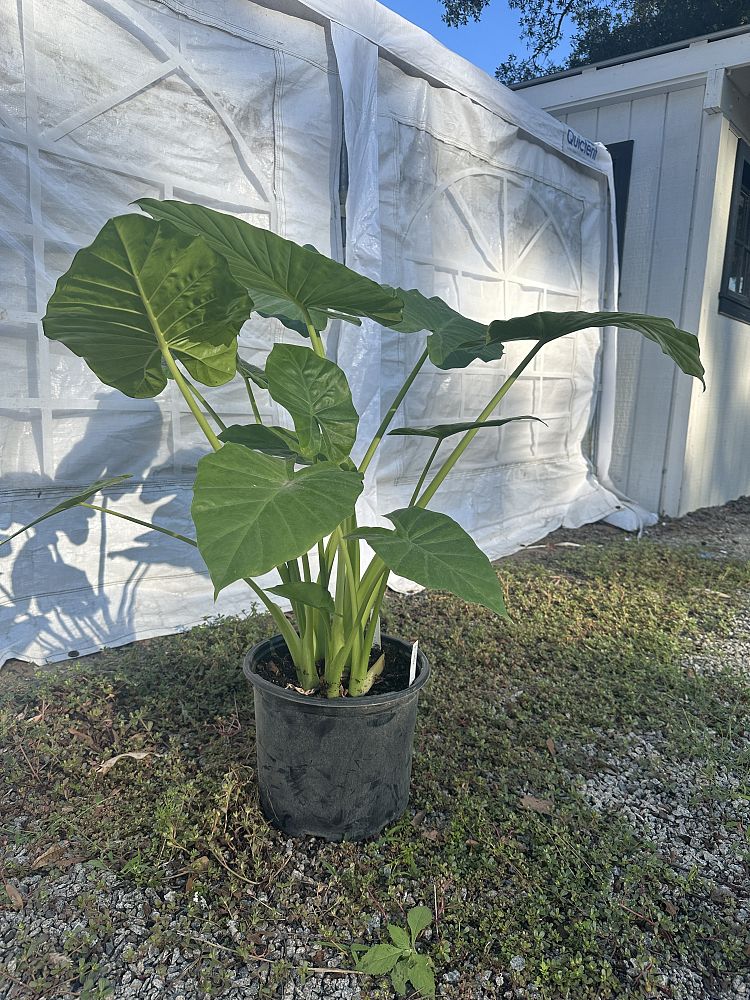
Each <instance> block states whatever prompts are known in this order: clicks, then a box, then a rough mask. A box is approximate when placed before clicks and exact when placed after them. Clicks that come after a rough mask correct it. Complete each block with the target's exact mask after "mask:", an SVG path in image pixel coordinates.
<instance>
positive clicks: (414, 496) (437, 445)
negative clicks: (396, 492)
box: [408, 438, 443, 507]
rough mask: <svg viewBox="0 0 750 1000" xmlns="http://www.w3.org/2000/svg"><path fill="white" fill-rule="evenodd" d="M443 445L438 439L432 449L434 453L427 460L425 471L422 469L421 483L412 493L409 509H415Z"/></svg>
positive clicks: (419, 482)
mask: <svg viewBox="0 0 750 1000" xmlns="http://www.w3.org/2000/svg"><path fill="white" fill-rule="evenodd" d="M442 443H443V442H442V441H441V440H440V438H438V439H437V441H436V442H435V447H434V448H433V449H432V452H431V453H430V457H429V458H428V459H427V465H425V467H424V469H422V475H421V476H420V477H419V481H418V483H417V485H416V486H415V487H414V492H413V493H412V495H411V499H410V500H409V504H408V506H409V507H413V506H414V503H415V501H416V499H417V497H418V496H419V491H420V490H421V489H422V485H423V484H424V481H425V479H426V478H427V473H428V472H429V471H430V468H431V466H432V463H433V462H434V461H435V456H436V455H437V453H438V451H439V450H440V445H441V444H442Z"/></svg>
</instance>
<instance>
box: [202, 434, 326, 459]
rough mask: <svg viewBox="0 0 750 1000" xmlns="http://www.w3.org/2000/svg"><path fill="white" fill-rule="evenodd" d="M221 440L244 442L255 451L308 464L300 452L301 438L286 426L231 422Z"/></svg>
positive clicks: (220, 436) (235, 442) (221, 435)
mask: <svg viewBox="0 0 750 1000" xmlns="http://www.w3.org/2000/svg"><path fill="white" fill-rule="evenodd" d="M219 439H220V440H221V441H232V442H233V443H234V444H242V445H244V446H245V447H246V448H252V449H253V450H254V451H262V452H263V454H264V455H275V456H276V458H285V459H287V461H291V462H296V463H297V464H308V463H307V459H305V458H304V457H303V456H302V454H301V453H300V446H299V440H298V439H297V435H296V434H295V433H294V431H290V430H287V429H286V427H273V426H271V425H269V424H230V426H229V427H227V428H226V430H223V431H222V432H221V433H220V434H219Z"/></svg>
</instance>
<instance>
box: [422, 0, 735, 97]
mask: <svg viewBox="0 0 750 1000" xmlns="http://www.w3.org/2000/svg"><path fill="white" fill-rule="evenodd" d="M442 3H443V5H444V6H445V14H444V15H443V19H444V21H445V22H446V24H449V25H453V26H458V25H463V24H467V23H468V22H469V20H475V21H478V20H479V19H480V18H481V16H482V13H483V12H484V9H485V7H488V6H489V4H490V0H442ZM507 3H508V6H509V7H510V8H511V10H514V11H517V13H518V18H519V22H520V27H521V33H520V40H521V41H522V42H524V43H525V45H526V50H527V54H526V55H524V56H518V55H515V54H511V55H509V56H507V58H506V59H505V60H504V61H503V62H502V63H501V64H500V65H499V66H498V68H497V71H496V76H497V77H498V79H500V80H502V81H503V82H504V83H518V82H520V81H522V80H531V79H533V78H534V77H537V76H543V75H544V74H546V73H554V72H557V71H558V70H563V69H570V68H572V67H575V66H585V65H587V64H589V63H595V62H602V61H604V60H606V59H616V58H618V57H619V56H625V55H629V54H630V53H632V52H641V51H643V50H644V49H652V48H655V47H657V46H659V45H669V44H671V43H673V42H679V41H682V40H683V39H686V38H695V37H697V36H699V35H707V34H711V33H712V32H715V31H724V30H726V29H728V28H736V27H739V26H741V25H745V24H750V0H507ZM565 37H568V38H570V43H571V47H570V54H569V56H568V58H567V59H565V60H561V61H557V60H556V59H555V52H556V51H557V50H558V47H559V45H560V43H561V42H562V40H563V39H564V38H565Z"/></svg>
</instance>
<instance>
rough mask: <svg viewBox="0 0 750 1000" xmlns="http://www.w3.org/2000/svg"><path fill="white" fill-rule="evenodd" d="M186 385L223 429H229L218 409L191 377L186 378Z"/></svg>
mask: <svg viewBox="0 0 750 1000" xmlns="http://www.w3.org/2000/svg"><path fill="white" fill-rule="evenodd" d="M185 385H187V387H188V389H190V391H191V392H192V394H193V395H194V396H195V398H196V399H197V400H198V402H199V403H201V404H202V406H203V408H204V409H205V410H207V411H208V413H209V414H210V415H211V416H212V417H213V418H214V420H215V421H216V423H217V424H218V425H219V427H220V428H221V430H223V431H225V430H226V429H227V425H226V424H225V423H224V421H223V420H222V419H221V417H220V416H219V414H218V413H217V412H216V410H215V409H214V408H213V406H211V404H210V403H209V401H208V400H207V399H206V398H205V396H203V395H202V393H200V392H199V391H198V389H196V387H195V386H194V385H193V383H192V382H191V381H190V379H187V378H186V379H185Z"/></svg>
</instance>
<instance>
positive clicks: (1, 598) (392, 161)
mask: <svg viewBox="0 0 750 1000" xmlns="http://www.w3.org/2000/svg"><path fill="white" fill-rule="evenodd" d="M0 83H1V84H2V97H1V103H0V337H1V339H0V344H1V346H2V372H3V380H2V384H1V385H0V477H1V478H0V531H7V530H9V529H12V528H13V527H14V526H18V525H19V524H21V523H24V522H25V521H28V520H30V519H31V518H32V517H33V516H35V515H37V514H38V513H40V512H41V511H42V510H44V509H46V508H47V507H49V506H52V505H53V504H54V503H56V502H58V500H59V499H61V498H62V497H63V496H65V495H67V494H68V493H69V492H70V490H71V488H73V487H76V486H81V485H85V484H87V483H89V482H91V481H93V480H95V479H99V478H103V477H105V476H109V475H116V474H119V473H123V472H129V473H132V475H133V479H132V480H131V481H130V482H129V483H128V484H125V485H123V486H122V487H120V488H119V489H117V490H115V491H112V493H111V494H110V497H111V499H110V500H108V501H107V502H108V504H110V505H111V506H113V507H116V508H117V509H118V510H121V511H122V512H124V513H130V514H132V515H134V516H136V517H141V518H145V519H147V520H154V521H156V522H158V523H163V524H164V525H165V526H169V527H170V528H172V529H173V530H177V531H182V532H184V533H190V531H191V525H190V521H189V504H190V495H191V481H192V476H193V474H194V469H195V464H196V461H197V459H198V458H199V457H200V455H201V454H202V453H203V451H204V446H203V444H202V438H201V436H200V432H199V431H197V430H196V429H194V427H193V424H192V418H191V417H190V415H189V413H187V412H186V408H185V406H184V405H183V403H182V401H181V398H180V396H179V394H178V393H176V392H173V391H172V387H170V389H169V390H167V391H165V392H164V393H163V394H162V395H161V396H160V397H158V398H157V399H154V400H131V399H128V398H127V397H124V396H122V395H120V394H119V393H117V392H116V391H114V390H111V389H109V388H107V387H104V386H102V385H101V384H99V383H98V382H97V380H96V379H95V378H94V376H93V374H92V373H91V372H90V371H89V370H88V369H87V368H86V366H85V365H84V364H83V363H82V362H81V361H80V360H79V359H77V358H75V357H74V356H73V355H71V354H70V353H68V352H67V351H66V350H65V349H64V348H63V347H62V346H60V345H57V344H53V343H50V342H49V341H47V340H46V339H45V338H44V336H43V334H42V329H41V323H40V320H41V317H42V315H43V314H44V309H45V303H46V300H47V298H48V296H49V294H50V292H51V291H52V288H53V287H54V282H55V280H56V278H57V277H58V276H59V275H60V274H61V273H62V272H63V271H64V270H65V269H66V268H67V266H68V264H69V262H70V260H71V258H72V255H73V253H74V252H75V250H76V249H77V248H78V247H80V246H83V245H86V244H87V243H89V242H91V239H92V238H93V236H94V235H95V233H96V232H97V230H98V229H99V227H100V226H101V225H102V224H103V222H104V221H105V220H106V219H107V218H109V217H110V216H112V215H115V214H121V213H123V212H126V211H128V210H129V204H130V202H132V201H133V200H134V199H136V198H139V197H143V196H151V197H162V198H163V197H175V198H182V199H185V200H191V201H197V202H202V203H204V204H207V205H210V206H211V207H214V208H218V209H220V210H223V211H229V212H233V213H235V214H237V215H239V216H241V217H243V218H245V219H247V220H249V221H251V222H253V223H255V224H256V225H262V226H269V227H271V228H272V229H274V230H275V231H277V232H279V233H281V234H282V235H284V236H288V237H290V238H293V239H296V240H299V241H300V242H310V243H313V244H314V245H315V246H317V247H318V249H320V250H321V251H323V252H325V253H327V254H330V255H332V256H334V257H337V258H338V259H345V260H346V261H347V263H349V264H350V265H351V266H353V267H355V268H356V269H358V270H360V271H362V272H364V273H367V274H369V275H372V276H373V277H376V278H378V279H382V280H385V281H388V282H390V283H393V284H400V285H404V286H416V287H418V288H420V289H421V290H422V291H423V292H425V293H427V294H439V295H441V296H442V297H443V298H445V299H446V300H447V301H448V302H450V303H451V304H452V305H455V306H457V307H458V308H460V309H461V310H463V311H465V312H466V313H467V314H469V315H471V316H473V317H475V318H477V319H479V320H488V319H490V318H494V317H502V316H512V315H521V314H523V313H527V312H531V311H533V310H536V309H544V308H547V309H575V308H585V309H596V308H599V307H601V306H602V305H606V304H607V301H606V300H607V296H608V294H609V291H608V289H609V288H610V287H611V265H610V263H608V261H609V259H610V257H609V247H610V241H609V229H610V210H609V204H608V195H607V180H606V169H607V159H608V158H607V155H606V152H604V151H603V150H601V149H599V150H597V151H596V152H595V153H594V152H593V147H591V148H589V147H587V146H586V144H585V143H582V142H579V141H577V140H576V141H573V142H571V141H570V136H569V135H568V134H567V132H566V129H565V128H564V127H563V126H562V125H560V124H559V123H557V122H555V121H554V120H553V119H551V118H549V117H548V116H546V115H544V114H543V113H540V112H539V111H537V110H535V109H533V108H531V107H527V106H526V105H525V103H524V102H523V101H522V100H521V99H520V98H519V97H518V96H516V95H514V94H512V93H510V92H509V91H507V90H506V89H505V88H503V87H501V86H500V85H498V84H496V83H495V82H494V81H492V80H490V79H489V78H488V77H486V76H485V75H484V74H483V73H481V72H480V71H479V70H477V69H476V68H474V67H472V66H470V64H468V63H466V62H465V61H464V60H462V59H460V58H458V57H457V56H454V55H453V54H451V53H448V52H447V51H446V50H445V49H443V48H442V47H441V46H439V45H438V43H437V42H435V41H434V39H431V38H430V37H429V36H427V35H426V34H425V33H424V32H422V31H420V30H419V29H417V28H415V27H414V26H413V25H409V24H408V23H407V22H405V21H403V20H402V19H401V18H399V17H398V16H397V15H395V14H393V13H391V12H390V11H388V10H386V9H385V8H382V7H381V6H380V5H379V4H377V3H375V2H374V0H357V3H351V2H344V0H310V2H306V3H302V2H297V0H270V2H265V3H251V2H249V0H194V2H192V3H188V2H178V0H168V2H167V0H165V2H156V0H0ZM344 150H345V155H344ZM592 156H596V159H592ZM342 191H344V192H345V216H346V218H345V224H344V223H343V220H342V216H343V214H344V213H343V212H342V209H341V192H342ZM131 210H132V209H131ZM344 244H345V246H344ZM282 336H283V337H285V338H286V337H287V336H288V334H287V333H286V332H283V331H282V328H281V327H280V325H279V324H277V323H276V322H275V321H257V320H253V321H252V322H251V323H250V324H248V325H247V326H246V327H245V329H244V330H243V333H242V338H241V345H242V351H243V354H245V355H246V356H247V357H248V358H249V359H251V360H255V361H256V362H257V361H259V362H262V358H263V355H264V353H265V352H266V351H267V350H268V349H269V347H270V345H271V344H272V343H273V341H274V339H276V340H278V339H281V338H282ZM328 338H329V351H330V353H331V354H332V356H335V357H336V360H337V361H338V362H339V364H341V365H342V367H344V368H345V369H346V370H347V372H348V373H349V375H350V379H351V382H352V388H353V392H354V397H355V403H356V405H357V408H358V410H359V411H360V413H361V416H362V421H361V427H362V440H363V441H365V442H366V440H367V439H368V437H369V434H370V433H371V432H372V431H373V430H374V428H375V427H376V426H377V424H378V422H379V420H380V414H381V410H383V409H384V408H386V407H387V406H388V404H389V403H390V401H391V399H392V398H393V395H394V394H395V392H396V389H397V388H398V385H399V384H400V379H401V378H402V376H403V374H404V373H405V372H406V371H408V369H409V368H410V367H411V365H412V364H413V362H414V360H415V359H416V357H417V356H418V355H419V353H420V352H421V349H422V341H421V340H420V338H419V337H409V338H401V337H398V336H397V335H395V334H392V333H390V332H388V331H383V330H381V329H380V328H379V327H377V326H376V325H375V324H372V323H365V324H363V326H362V327H361V328H355V327H352V326H340V327H338V328H337V327H336V326H335V325H334V328H333V329H332V331H331V332H330V333H329V335H328ZM599 343H600V340H599V335H598V334H596V333H590V334H579V335H576V336H575V337H570V338H566V339H564V340H562V341H558V342H556V343H555V344H553V345H550V346H549V347H547V348H546V349H545V351H543V352H542V353H541V354H540V356H539V357H538V359H537V363H536V364H535V366H534V368H533V369H532V370H531V371H530V372H529V373H528V374H527V375H526V376H524V378H523V379H522V380H521V381H520V382H519V384H518V385H517V386H516V387H515V391H514V392H513V393H511V394H509V397H508V399H507V400H506V403H505V404H504V406H503V408H502V410H501V411H500V412H501V414H502V415H512V414H518V413H534V414H536V415H538V416H541V417H542V418H544V420H546V422H547V425H548V426H547V427H543V426H542V425H540V424H535V425H534V424H518V425H509V426H508V427H506V428H503V429H500V430H492V431H489V430H488V431H486V432H484V433H483V434H482V435H479V436H478V437H477V439H476V440H475V442H474V443H473V444H472V446H471V448H470V449H469V450H468V452H467V454H466V456H465V457H464V459H463V461H462V464H461V466H460V467H459V469H458V474H457V475H456V476H455V478H454V481H453V484H452V485H449V484H446V486H445V487H444V488H443V490H441V493H439V494H438V497H437V498H436V502H435V506H437V507H443V508H445V509H446V510H450V511H451V512H452V513H454V515H456V516H457V517H458V519H459V520H460V521H461V523H462V524H463V525H464V526H465V527H466V528H467V530H469V531H470V532H472V534H474V536H475V537H476V538H477V540H478V541H479V543H480V544H481V545H482V546H483V548H484V549H485V550H486V551H487V552H488V553H489V554H490V555H491V556H493V557H494V556H498V555H502V554H504V553H507V552H510V551H512V550H514V549H515V548H518V546H519V545H521V544H523V543H525V542H530V541H532V540H535V539H537V538H539V537H541V536H542V535H544V534H545V533H547V532H548V531H550V530H551V529H553V528H555V527H557V526H559V525H560V524H567V525H578V524H582V523H584V522H587V521H592V520H596V519H598V518H600V517H603V516H605V515H607V514H608V513H610V512H611V511H612V510H614V509H615V508H616V507H617V505H618V502H617V500H616V498H615V497H614V495H613V494H612V493H611V492H610V491H609V490H607V489H605V488H603V487H602V486H601V484H600V483H599V482H598V480H597V479H596V477H595V476H594V475H593V473H592V470H591V467H590V464H589V463H588V461H587V460H586V458H585V457H584V448H583V444H584V438H585V436H586V434H587V430H588V429H589V425H590V423H591V417H592V411H593V405H594V401H595V397H596V390H597V384H598V381H597V380H598V374H597V357H598V350H599ZM522 347H523V345H520V348H519V350H516V349H513V350H511V351H509V353H508V357H507V358H506V359H503V360H502V361H501V362H497V363H495V364H492V365H483V364H480V363H477V364H475V365H473V366H471V367H470V368H468V369H466V370H464V371H462V372H456V373H447V372H442V371H439V370H437V369H435V368H433V367H431V366H430V365H428V366H427V367H426V369H425V371H424V373H423V374H422V375H420V376H419V378H418V379H417V382H416V383H415V386H414V387H413V390H412V393H411V394H410V396H409V397H407V401H406V404H405V406H404V408H403V410H402V412H401V413H400V414H399V415H398V417H397V423H398V424H400V423H409V424H412V425H415V424H429V423H433V422H438V421H445V420H450V419H469V418H472V417H473V416H475V415H476V413H477V412H478V411H479V409H481V407H482V406H483V405H484V403H485V402H486V401H487V399H488V398H489V397H490V396H491V395H492V392H493V391H494V389H495V388H496V387H497V385H498V380H499V379H501V378H502V376H503V374H504V373H508V372H509V371H511V370H512V367H513V366H514V364H515V363H517V361H518V359H519V357H520V350H521V349H522ZM211 402H212V404H213V405H214V407H215V408H216V409H217V410H219V411H220V412H221V413H222V415H223V416H224V417H225V418H226V419H227V420H228V421H231V422H238V421H241V420H244V419H246V407H245V397H244V390H243V388H242V386H241V385H240V384H239V382H237V383H232V384H230V385H228V386H224V387H222V388H220V389H217V390H215V391H213V392H212V393H211ZM263 403H264V406H265V409H266V411H267V412H268V413H269V414H273V416H274V420H275V421H276V422H279V421H280V415H279V414H278V413H274V404H272V403H271V402H270V400H268V399H265V400H264V401H263ZM391 441H392V442H397V444H389V445H388V446H387V447H386V448H385V450H384V452H383V454H382V457H381V459H380V461H379V462H378V464H377V465H375V466H373V467H372V472H371V475H370V476H369V477H368V482H367V490H366V495H365V497H364V499H363V503H362V516H363V518H364V519H366V520H374V519H375V517H376V515H375V510H376V509H377V510H380V511H387V510H392V509H394V508H396V507H399V506H403V504H404V502H405V500H407V499H408V497H409V495H410V494H411V491H412V489H413V487H414V483H415V480H416V476H417V474H418V472H419V469H420V467H421V460H422V459H423V458H424V448H423V442H421V441H420V439H404V438H401V439H395V438H393V439H391ZM405 442H406V443H405ZM605 444H606V442H605ZM449 482H450V481H449ZM438 500H439V502H438ZM251 603H252V602H251V599H250V595H249V592H248V591H247V590H246V589H245V588H244V587H240V586H239V585H236V586H235V587H233V588H230V589H229V590H228V591H226V592H225V593H224V594H223V595H222V597H221V598H220V600H219V602H218V604H216V605H214V603H213V598H212V593H211V587H210V585H209V582H208V579H207V576H206V574H205V571H204V570H203V569H202V567H201V564H200V560H199V558H198V557H197V556H196V554H195V552H194V551H193V550H192V549H189V548H188V547H186V546H183V545H182V544H181V543H179V542H176V541H172V540H170V539H168V538H166V537H165V536H162V535H157V534H155V533H153V532H152V533H148V532H147V531H146V530H145V529H138V528H136V527H134V526H133V525H132V524H128V523H127V522H125V521H122V520H118V519H114V518H106V517H105V515H102V514H98V513H96V512H93V511H90V510H82V509H77V510H73V511H69V512H67V513H66V514H64V515H62V516H61V517H59V518H57V519H54V520H49V521H46V522H44V523H43V524H41V525H39V526H38V527H37V528H36V529H34V530H33V531H32V532H30V533H29V534H28V535H26V536H21V537H19V538H18V539H16V540H15V541H14V542H13V543H12V544H11V545H9V546H5V547H4V548H2V549H0V636H2V639H0V662H2V661H3V660H5V659H6V658H8V657H11V656H17V657H22V658H26V659H33V660H36V661H44V660H53V659H56V658H60V657H64V656H66V655H68V654H69V653H81V654H82V653H86V652H90V651H92V650H95V649H97V648H100V647H101V646H102V645H116V644H118V643H123V642H128V641H131V640H133V639H136V638H144V637H146V636H149V635H155V634H160V633H165V632H169V631H173V630H176V629H179V628H182V627H185V626H188V625H191V624H194V623H196V622H198V621H200V620H201V619H202V618H204V617H206V616H210V615H212V614H214V613H217V612H222V613H231V612H237V611H241V610H243V609H246V608H248V607H249V606H250V605H251Z"/></svg>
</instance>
